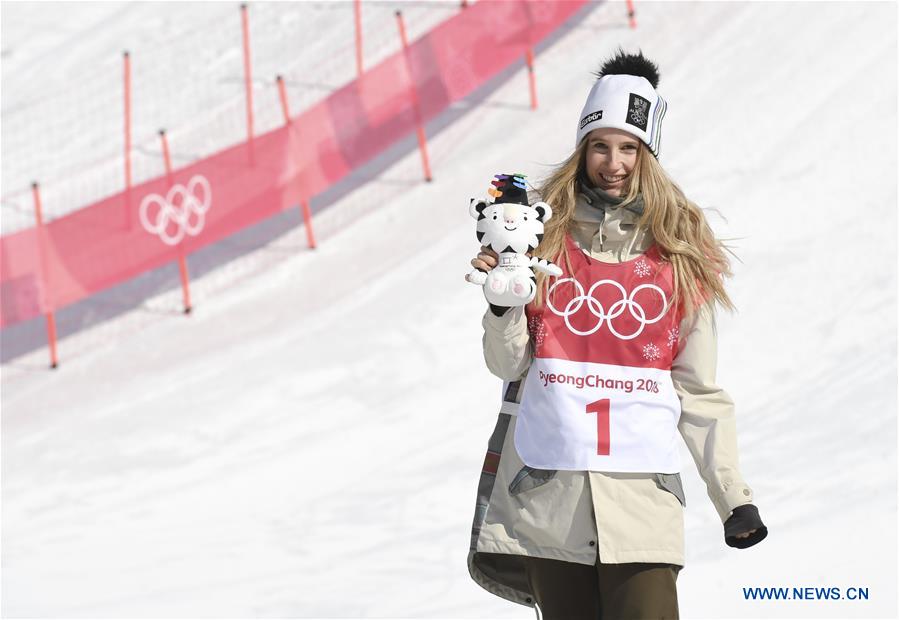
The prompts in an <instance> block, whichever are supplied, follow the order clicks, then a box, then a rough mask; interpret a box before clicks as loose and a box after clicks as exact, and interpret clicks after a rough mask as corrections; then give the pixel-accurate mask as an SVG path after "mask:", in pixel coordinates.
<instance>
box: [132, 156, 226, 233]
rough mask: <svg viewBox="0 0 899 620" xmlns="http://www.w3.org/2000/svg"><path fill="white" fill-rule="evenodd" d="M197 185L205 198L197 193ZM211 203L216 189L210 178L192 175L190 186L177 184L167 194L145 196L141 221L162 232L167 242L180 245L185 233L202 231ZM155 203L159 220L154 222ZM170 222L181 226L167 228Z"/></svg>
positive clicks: (147, 227) (156, 215)
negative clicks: (213, 189)
mask: <svg viewBox="0 0 899 620" xmlns="http://www.w3.org/2000/svg"><path fill="white" fill-rule="evenodd" d="M197 188H200V190H201V192H200V193H201V195H202V199H200V198H198V197H197V195H196V190H197ZM176 200H177V202H176ZM211 204H212V190H211V189H210V187H209V181H208V180H207V179H206V177H204V176H202V175H199V174H197V175H194V176H192V177H191V178H190V181H188V182H187V187H185V186H183V185H181V184H180V183H176V184H175V185H173V186H172V188H171V189H170V190H169V191H168V193H167V194H166V195H165V197H162V196H160V195H159V194H149V195H147V196H144V199H143V200H141V203H140V223H141V224H142V225H143V227H144V229H145V230H146V231H147V232H148V233H151V234H154V235H158V236H159V238H160V239H162V242H163V243H165V244H166V245H177V244H178V243H180V241H181V240H182V239H183V238H184V235H185V234H188V235H191V236H196V235H198V234H200V231H202V230H203V224H204V223H205V221H206V212H207V211H208V210H209V207H210V206H211ZM152 206H156V207H157V209H156V211H155V218H153V219H154V220H155V221H150V215H149V210H150V207H152ZM191 215H194V216H195V217H194V221H193V222H191V221H190V219H191ZM170 222H174V223H175V224H176V225H177V226H178V229H177V231H176V232H174V233H169V232H168V230H167V229H168V226H169V223H170Z"/></svg>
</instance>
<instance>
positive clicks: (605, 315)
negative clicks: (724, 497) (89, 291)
mask: <svg viewBox="0 0 899 620" xmlns="http://www.w3.org/2000/svg"><path fill="white" fill-rule="evenodd" d="M564 282H572V283H573V284H574V286H575V289H576V290H577V295H576V296H575V297H573V298H572V299H571V301H569V302H568V304H567V305H566V306H565V309H564V310H562V311H561V312H560V311H559V310H558V309H557V308H556V307H555V306H554V305H553V303H552V296H553V291H555V289H556V287H557V286H559V285H560V284H562V283H564ZM603 285H608V286H612V287H614V288H617V289H618V292H619V293H620V294H621V299H619V300H618V301H616V302H615V303H613V304H612V305H611V307H610V308H609V311H608V312H606V310H605V308H603V305H602V303H601V302H600V301H599V300H598V299H597V298H596V297H594V296H593V292H594V291H595V290H596V289H598V288H599V287H600V286H603ZM643 289H649V290H651V291H655V292H657V293H658V294H659V296H660V297H661V299H662V310H661V311H660V312H659V314H658V316H655V317H653V318H651V319H647V318H646V311H645V310H644V309H643V306H641V305H640V304H639V303H637V302H636V301H634V297H635V296H636V295H637V293H639V292H640V291H641V290H643ZM585 302H586V304H587V309H588V310H589V311H590V313H591V314H592V315H593V316H595V317H596V318H597V319H599V320H598V321H597V322H596V325H595V326H594V327H593V328H592V329H589V330H587V331H582V330H579V329H577V328H576V327H574V326H573V325H572V324H571V321H570V320H569V317H570V316H571V315H573V314H576V313H577V312H578V311H579V310H580V309H581V307H582V306H583V305H584V303H585ZM546 305H547V306H548V307H549V309H550V310H551V311H552V313H553V314H555V315H556V316H560V317H562V318H564V319H565V326H566V327H567V328H568V329H569V331H571V333H573V334H575V335H578V336H589V335H590V334H594V333H596V332H597V331H599V329H600V328H601V327H602V324H603V322H604V321H605V322H607V323H608V326H609V331H610V332H612V334H614V335H615V336H616V337H617V338H619V339H621V340H632V339H634V338H636V337H637V336H639V335H640V334H641V333H643V329H644V328H645V327H646V326H647V325H652V324H653V323H656V322H657V321H659V320H661V318H662V317H663V316H665V312H666V311H667V309H668V299H667V298H666V297H665V291H663V290H662V289H660V288H659V287H658V286H656V285H654V284H641V285H640V286H638V287H636V288H635V289H634V290H632V291H631V292H630V294H628V293H627V291H625V290H624V287H623V286H622V285H621V284H620V283H619V282H616V281H615V280H599V281H598V282H594V283H593V286H591V287H590V290H589V291H588V292H587V294H586V295H585V294H584V287H583V286H582V285H581V283H580V282H578V281H577V280H575V279H574V278H563V279H560V280H556V281H555V282H554V283H553V285H552V286H551V287H550V289H549V293H548V294H547V296H546ZM625 309H627V310H628V312H630V315H631V316H632V317H633V318H634V320H636V321H638V322H639V323H640V327H639V328H638V329H637V331H636V332H634V333H633V334H630V335H627V336H625V335H622V334H620V333H618V331H617V330H616V329H615V326H614V325H613V324H612V321H613V320H614V319H616V318H618V317H619V316H621V315H622V314H623V313H624V311H625Z"/></svg>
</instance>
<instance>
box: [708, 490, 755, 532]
mask: <svg viewBox="0 0 899 620" xmlns="http://www.w3.org/2000/svg"><path fill="white" fill-rule="evenodd" d="M722 487H723V488H722V489H721V490H720V492H718V493H709V499H711V500H712V504H714V506H715V510H717V511H718V516H719V517H720V518H721V523H724V522H726V521H727V520H728V519H729V518H730V516H731V513H732V512H733V510H734V508H736V507H737V506H742V505H743V504H751V503H752V489H750V488H749V487H748V486H747V485H746V483H744V482H737V483H730V484H728V483H725V484H723V485H722Z"/></svg>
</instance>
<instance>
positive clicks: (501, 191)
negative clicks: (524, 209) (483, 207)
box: [487, 172, 529, 205]
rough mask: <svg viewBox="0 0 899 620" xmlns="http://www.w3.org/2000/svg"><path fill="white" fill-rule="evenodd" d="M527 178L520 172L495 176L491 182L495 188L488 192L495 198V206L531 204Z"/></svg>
mask: <svg viewBox="0 0 899 620" xmlns="http://www.w3.org/2000/svg"><path fill="white" fill-rule="evenodd" d="M526 178H527V177H526V175H524V174H521V173H518V172H516V173H515V174H497V175H494V179H493V180H492V181H491V182H490V184H491V185H493V187H491V188H490V189H488V190H487V193H489V194H490V195H491V196H493V204H503V203H513V204H518V205H527V204H529V203H528V189H527V182H526V181H525V179H526Z"/></svg>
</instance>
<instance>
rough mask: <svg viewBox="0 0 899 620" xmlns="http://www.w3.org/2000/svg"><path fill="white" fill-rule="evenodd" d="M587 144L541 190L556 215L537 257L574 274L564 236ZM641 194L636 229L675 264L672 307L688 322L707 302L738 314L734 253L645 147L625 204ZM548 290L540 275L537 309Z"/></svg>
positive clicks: (572, 209)
mask: <svg viewBox="0 0 899 620" xmlns="http://www.w3.org/2000/svg"><path fill="white" fill-rule="evenodd" d="M588 143H589V140H587V139H584V140H582V141H581V143H580V145H579V146H578V148H577V149H575V151H574V152H573V153H572V154H571V155H570V156H569V157H568V159H566V160H565V161H564V162H562V163H561V164H559V165H558V166H557V167H556V168H555V170H553V171H552V173H550V175H549V177H548V178H547V179H546V180H545V181H544V182H543V183H542V184H541V185H540V187H539V188H537V191H538V193H540V195H541V199H542V200H543V201H544V202H547V203H548V204H549V205H550V206H551V207H552V209H553V215H552V218H551V219H550V220H549V221H548V222H547V223H546V229H545V231H544V235H543V240H542V241H541V242H540V245H539V246H537V250H536V254H537V255H539V256H541V257H543V258H548V259H550V260H553V261H555V262H556V263H561V262H564V264H565V267H566V268H567V270H568V272H569V273H571V272H572V268H571V261H570V257H569V256H568V251H567V248H566V245H565V236H566V234H567V233H568V231H569V229H570V227H571V224H572V220H573V217H574V205H575V202H576V201H577V189H578V175H579V174H580V172H581V171H582V170H583V169H584V162H585V161H586V154H587V144H588ZM639 194H642V195H643V204H644V211H643V215H642V216H641V217H640V219H639V220H638V221H637V226H639V227H645V228H648V229H649V232H650V233H651V235H652V237H653V239H654V240H655V243H656V246H657V247H658V249H659V251H660V254H661V256H662V259H663V260H665V261H667V262H669V263H671V266H672V268H673V271H674V297H673V299H672V304H673V305H675V307H677V306H678V305H679V306H680V310H681V312H682V313H683V316H685V317H690V316H692V315H693V313H694V312H695V311H696V309H697V308H698V307H699V306H700V305H702V303H703V302H705V301H711V300H712V299H714V301H717V302H718V303H719V304H720V305H721V306H723V307H724V308H727V309H728V310H731V311H732V310H734V309H735V306H734V304H733V302H732V301H731V299H730V297H729V296H728V294H727V291H726V290H725V289H724V278H726V277H730V276H732V275H733V273H732V272H731V268H730V260H729V259H728V257H727V255H726V253H725V252H728V253H730V254H732V255H733V252H732V251H731V250H730V248H729V247H727V246H726V245H725V244H724V243H723V242H722V241H720V240H718V239H716V238H715V235H714V233H713V232H712V229H711V227H709V224H708V222H707V221H706V219H705V215H704V214H703V212H702V210H701V209H700V208H699V207H698V206H697V205H696V204H695V203H694V202H692V201H691V200H688V199H687V197H686V196H685V195H684V193H683V191H682V190H681V189H680V187H678V185H677V184H676V183H675V182H674V181H673V180H672V179H671V177H669V176H668V174H667V173H666V172H665V170H664V169H663V168H662V166H661V164H659V162H658V160H657V159H656V158H655V157H654V156H653V154H652V153H651V152H650V151H649V149H648V148H647V147H646V145H645V144H644V143H643V142H639V148H638V150H637V160H636V163H635V164H634V169H633V171H632V173H631V176H630V182H629V183H628V187H627V193H626V194H625V196H624V202H623V203H622V204H625V203H627V202H630V201H631V200H633V199H634V198H636V197H637V196H638V195H639ZM734 256H735V255H734ZM548 286H549V282H548V280H547V277H546V276H545V275H544V274H543V273H538V274H537V297H536V304H537V305H538V306H539V305H541V304H542V303H543V298H544V296H545V295H546V290H547V288H548Z"/></svg>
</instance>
